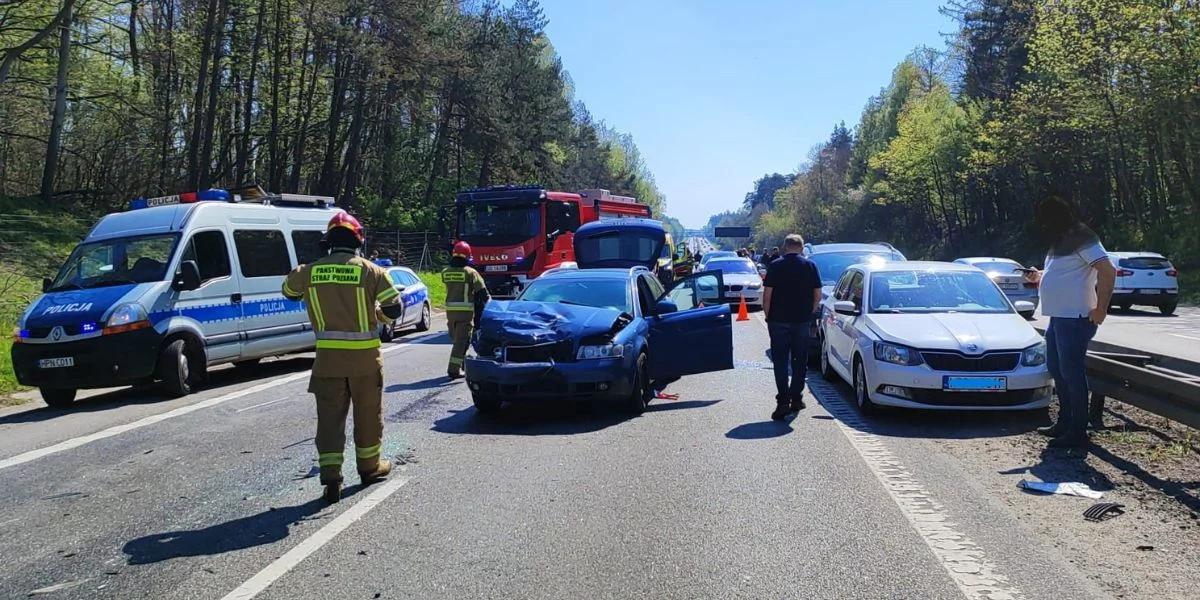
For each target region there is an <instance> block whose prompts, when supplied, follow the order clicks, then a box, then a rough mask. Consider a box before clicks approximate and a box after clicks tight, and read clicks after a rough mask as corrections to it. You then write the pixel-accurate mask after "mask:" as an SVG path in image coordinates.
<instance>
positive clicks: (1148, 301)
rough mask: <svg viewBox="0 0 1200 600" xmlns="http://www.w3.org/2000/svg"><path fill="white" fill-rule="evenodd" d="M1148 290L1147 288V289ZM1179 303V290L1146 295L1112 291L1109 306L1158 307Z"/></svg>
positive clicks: (1139, 291) (1134, 292) (1139, 290)
mask: <svg viewBox="0 0 1200 600" xmlns="http://www.w3.org/2000/svg"><path fill="white" fill-rule="evenodd" d="M1147 289H1148V288H1147ZM1178 301H1179V289H1178V288H1176V289H1164V290H1162V291H1161V292H1160V293H1157V294H1147V293H1145V292H1143V291H1142V290H1141V289H1138V290H1119V289H1118V290H1113V294H1112V300H1111V304H1115V305H1121V304H1137V305H1141V306H1159V305H1161V304H1175V303H1177V302H1178Z"/></svg>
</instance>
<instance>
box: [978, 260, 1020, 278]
mask: <svg viewBox="0 0 1200 600" xmlns="http://www.w3.org/2000/svg"><path fill="white" fill-rule="evenodd" d="M972 266H974V267H976V268H978V269H979V270H980V271H983V272H984V273H999V274H1001V275H1011V274H1013V273H1015V272H1016V271H1015V270H1016V269H1018V268H1020V267H1021V265H1019V264H1017V263H1016V262H1015V261H1010V260H997V261H991V262H977V263H972Z"/></svg>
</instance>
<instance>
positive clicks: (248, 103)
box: [233, 0, 267, 184]
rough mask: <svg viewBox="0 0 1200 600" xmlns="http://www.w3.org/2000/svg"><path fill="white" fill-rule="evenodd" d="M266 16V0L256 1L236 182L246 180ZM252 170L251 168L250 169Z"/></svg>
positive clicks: (240, 182)
mask: <svg viewBox="0 0 1200 600" xmlns="http://www.w3.org/2000/svg"><path fill="white" fill-rule="evenodd" d="M266 16H267V0H259V2H258V20H257V24H256V25H255V26H254V42H253V43H252V44H251V48H250V74H249V75H247V77H246V98H245V103H244V105H243V106H242V139H241V143H240V144H238V151H237V166H236V167H235V168H234V176H233V177H234V181H235V182H236V183H238V184H242V183H245V182H246V171H247V168H246V163H247V162H249V157H250V139H251V135H250V126H251V124H252V122H253V119H252V118H251V113H253V111H254V83H255V75H256V74H257V73H258V56H259V52H260V51H261V50H262V31H263V26H264V25H265V22H266ZM250 170H253V169H250Z"/></svg>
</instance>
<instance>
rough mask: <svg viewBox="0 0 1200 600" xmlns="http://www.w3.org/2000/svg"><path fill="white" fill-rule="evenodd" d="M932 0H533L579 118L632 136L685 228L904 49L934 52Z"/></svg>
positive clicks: (741, 190) (794, 157)
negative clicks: (579, 108) (586, 116)
mask: <svg viewBox="0 0 1200 600" xmlns="http://www.w3.org/2000/svg"><path fill="white" fill-rule="evenodd" d="M942 3H943V0H872V1H868V0H743V1H736V0H733V1H731V0H603V1H600V0H542V1H541V4H542V8H543V11H544V12H545V15H546V17H547V18H548V19H549V20H550V24H549V26H548V27H547V32H548V34H549V36H550V40H551V42H553V44H554V46H555V48H556V49H557V50H558V53H559V55H560V56H562V60H563V65H564V66H565V68H566V69H567V71H568V72H569V73H570V74H571V79H572V80H573V81H574V84H575V95H576V97H577V98H578V99H580V100H582V101H583V102H584V103H585V104H587V106H588V109H589V110H590V111H591V112H592V115H593V116H594V117H596V118H597V119H603V120H605V121H607V122H608V123H609V124H610V125H612V126H613V127H616V128H617V129H619V130H621V131H624V132H628V133H631V134H633V137H634V140H636V142H637V144H638V147H639V148H640V149H641V151H642V154H643V155H644V157H645V160H646V162H647V164H648V165H649V166H650V169H651V170H652V171H653V172H654V175H655V178H656V179H657V181H658V186H659V188H660V189H661V190H662V191H663V193H664V194H666V196H667V211H668V213H670V214H671V215H672V216H675V217H677V218H679V219H680V220H682V221H683V223H684V224H685V225H686V226H688V227H699V226H700V225H703V224H704V223H705V222H706V221H707V220H708V217H709V215H712V214H714V213H718V212H721V211H724V210H728V209H733V208H737V207H738V206H739V205H740V204H741V202H742V198H743V197H744V196H745V194H746V192H748V191H749V190H750V187H751V185H752V184H753V182H754V180H755V179H757V178H758V177H759V176H761V175H762V174H764V173H768V172H772V171H778V172H781V173H787V172H792V171H794V170H795V169H796V167H797V166H798V165H799V164H800V163H801V162H802V161H803V160H804V158H805V156H806V155H807V154H808V151H809V149H810V148H811V147H812V146H814V145H816V144H818V143H820V142H821V141H822V140H824V139H826V138H828V136H829V133H830V131H831V130H832V129H833V126H834V125H835V124H836V123H838V122H839V121H845V122H846V125H847V126H849V127H851V128H853V127H854V125H855V124H856V123H857V122H858V118H859V115H860V114H861V112H862V107H863V105H864V104H865V103H866V101H867V98H869V97H870V96H871V95H872V94H875V93H877V92H878V91H879V89H880V88H881V87H882V86H884V85H885V84H886V83H887V82H888V80H889V78H890V77H891V72H892V69H893V68H895V66H896V64H897V63H899V62H900V61H901V60H902V59H903V58H904V57H905V56H906V55H907V54H908V53H909V52H910V51H911V50H912V49H913V48H915V47H917V46H919V45H922V44H924V45H928V46H934V47H938V48H941V47H943V46H944V43H945V42H944V37H943V35H942V34H944V33H947V32H951V31H953V30H954V29H955V28H954V24H953V23H952V22H951V21H950V20H949V19H947V18H946V17H944V16H942V15H941V14H940V13H939V12H938V7H939V6H940V5H941V4H942Z"/></svg>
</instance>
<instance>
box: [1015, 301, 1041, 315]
mask: <svg viewBox="0 0 1200 600" xmlns="http://www.w3.org/2000/svg"><path fill="white" fill-rule="evenodd" d="M1013 308H1015V309H1017V312H1019V313H1031V312H1033V311H1035V310H1037V306H1035V305H1034V304H1033V303H1032V302H1030V301H1028V300H1017V301H1016V302H1013Z"/></svg>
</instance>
